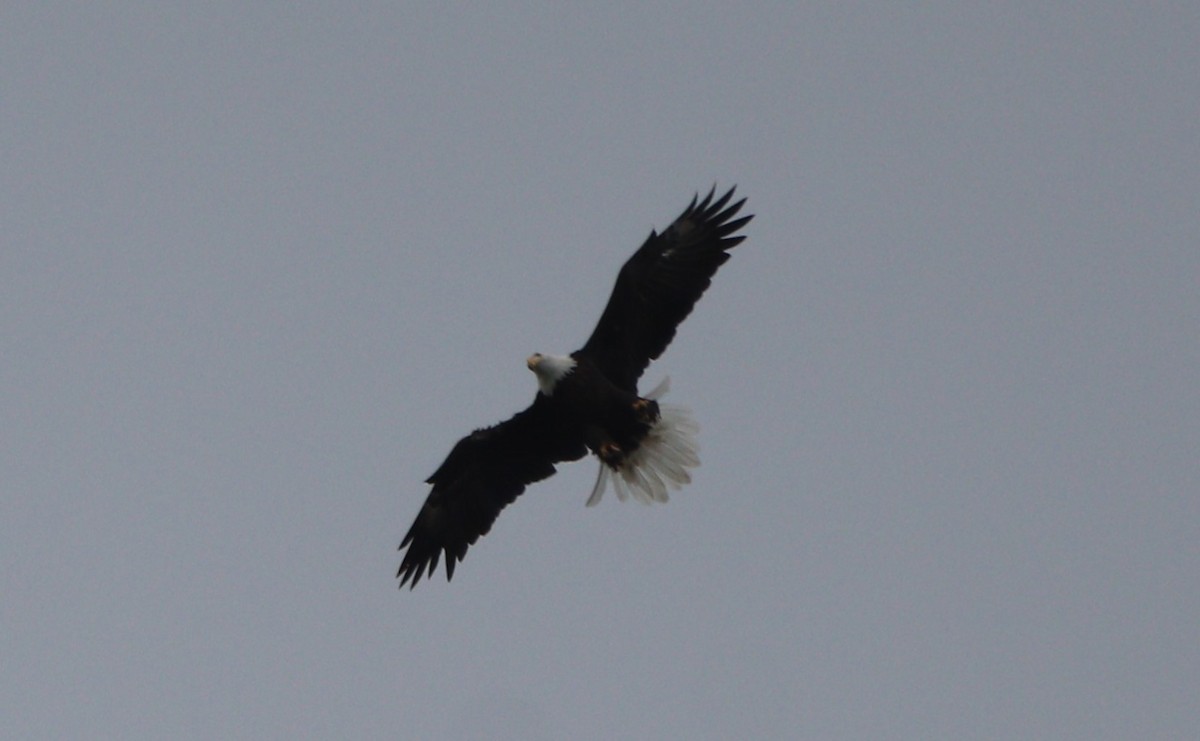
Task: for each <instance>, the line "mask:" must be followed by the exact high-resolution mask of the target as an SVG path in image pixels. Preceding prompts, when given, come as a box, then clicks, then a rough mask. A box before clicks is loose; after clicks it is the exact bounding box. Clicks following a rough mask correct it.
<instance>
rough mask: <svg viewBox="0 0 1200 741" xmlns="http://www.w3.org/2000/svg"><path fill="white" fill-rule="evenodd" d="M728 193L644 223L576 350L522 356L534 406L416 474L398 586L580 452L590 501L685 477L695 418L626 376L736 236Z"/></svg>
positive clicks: (652, 498) (654, 493)
mask: <svg viewBox="0 0 1200 741" xmlns="http://www.w3.org/2000/svg"><path fill="white" fill-rule="evenodd" d="M733 192H734V189H733V188H730V189H729V191H728V192H727V193H725V195H723V196H721V197H719V198H717V199H716V200H713V196H714V195H715V193H716V188H715V186H714V188H713V189H712V190H711V191H709V193H708V195H707V196H706V197H705V198H704V199H703V200H700V198H699V194H697V195H696V197H694V198H692V202H691V204H689V205H688V207H687V208H686V209H684V211H683V213H682V214H681V215H680V216H679V218H677V219H675V221H674V223H672V224H671V226H670V227H668V228H667V229H666V231H664V232H663V233H662V234H658V233H657V232H655V231H653V230H652V231H651V232H650V236H649V237H648V238H647V239H646V241H645V243H644V244H643V245H642V246H641V247H640V248H639V249H638V250H637V252H635V253H633V256H632V257H630V258H629V260H628V261H626V263H625V265H624V266H623V267H622V268H621V272H620V273H619V274H618V275H617V282H616V285H615V286H614V288H613V292H612V295H611V296H610V297H609V299H608V305H607V306H606V307H605V308H604V313H603V314H601V315H600V321H599V323H597V325H596V328H595V330H593V331H592V335H591V337H589V338H588V341H587V342H586V343H584V345H583V347H582V348H580V349H579V350H576V351H575V352H573V353H571V354H570V355H543V354H541V353H534V354H533V355H531V356H530V357H529V359H528V360H527V364H528V366H529V369H530V370H532V371H533V372H534V374H535V375H536V376H537V384H538V391H537V395H536V396H535V397H534V400H533V404H532V405H530V407H529V408H528V409H526V410H525V411H523V412H520V413H518V414H516V415H515V416H513V417H512V418H511V419H509V420H507V421H505V422H501V423H500V424H497V425H494V426H492V427H487V428H483V429H478V430H475V431H474V432H472V433H471V434H470V435H467V436H466V437H464V438H463V439H461V440H459V441H458V443H456V444H455V446H454V447H453V448H452V449H451V451H450V455H449V456H447V457H446V460H445V461H444V462H443V463H442V465H441V466H439V467H438V469H437V470H436V471H434V472H433V475H432V476H430V477H429V478H428V479H426V483H427V484H432V485H433V489H432V490H431V491H430V493H429V496H428V498H427V499H426V500H425V504H424V505H423V506H422V507H421V511H420V512H419V513H418V514H417V518H416V521H415V522H413V525H412V527H411V528H410V529H409V531H408V534H407V535H405V536H404V541H403V542H402V543H401V544H400V549H401V550H404V549H405V548H407V549H408V550H407V551H406V552H405V553H404V559H403V561H402V562H401V564H400V570H399V572H398V573H397V574H396V576H397V578H399V579H400V586H401V587H403V586H404V585H405V584H408V585H409V588H410V589H411V588H412V587H415V586H416V584H417V582H418V581H420V580H421V577H422V575H425V574H428V575H429V576H432V575H433V572H434V570H436V569H437V564H438V559H439V558H440V557H441V556H442V554H445V559H446V579H447V580H449V579H450V578H451V577H453V576H454V567H455V566H456V565H457V564H458V562H459V561H461V560H462V559H463V557H464V556H465V555H466V553H467V547H468V546H470V545H471V544H472V543H474V542H475V541H476V540H478V539H479V537H480V536H481V535H485V534H486V533H487V532H488V531H489V530H490V529H491V527H492V523H493V522H495V521H496V517H497V516H498V515H499V514H500V510H502V509H504V507H506V506H507V505H508V504H510V503H512V501H513V500H515V499H516V498H517V497H518V496H520V494H521V492H523V491H525V487H526V486H527V485H528V484H531V483H533V482H535V481H541V480H542V479H545V478H548V477H549V476H551V475H553V474H554V471H555V469H554V465H555V464H556V463H563V462H566V461H574V460H578V459H580V458H582V457H584V456H585V455H587V453H588V451H591V452H592V453H593V454H594V455H595V456H596V457H597V458H599V459H600V473H599V475H598V476H597V477H596V485H595V486H594V487H593V489H592V494H591V496H590V497H589V498H588V500H587V504H588V505H589V506H591V505H594V504H596V503H597V502H598V501H600V497H601V495H602V494H603V493H604V490H605V487H606V486H607V485H608V483H609V482H610V481H611V483H612V485H613V488H614V489H615V490H616V493H617V496H618V497H619V498H620V499H621V500H622V501H624V500H625V499H627V498H628V497H630V496H632V497H633V498H634V499H637V500H639V501H642V502H646V503H650V502H665V501H666V500H667V488H668V487H669V488H673V489H676V488H679V487H681V486H682V485H683V484H685V483H687V482H688V481H690V480H691V476H690V474H689V473H688V469H689V468H693V467H695V466H698V465H699V464H700V459H699V458H698V457H697V455H696V443H695V434H696V431H697V429H698V428H697V427H696V424H695V422H693V421H692V418H691V415H690V413H689V412H688V410H687V409H685V408H683V407H679V406H675V405H671V404H665V403H659V401H658V399H659V398H661V396H662V394H663V393H665V391H666V382H665V381H664V382H663V383H662V384H659V386H658V387H657V388H655V389H654V390H653V391H651V392H649V393H647V394H646V395H645V396H639V395H638V389H637V382H638V379H639V378H640V377H641V375H642V372H643V371H645V370H646V366H648V365H649V364H650V361H652V360H655V359H657V358H658V356H659V355H661V354H662V353H663V351H664V350H666V349H667V345H669V344H670V342H671V340H672V339H673V338H674V337H675V329H676V327H678V326H679V324H680V323H681V322H682V321H683V320H684V319H685V318H686V317H687V315H688V314H690V313H691V311H692V307H693V306H695V304H696V301H697V300H699V298H700V296H701V295H702V294H703V293H704V291H705V289H707V288H708V286H709V283H710V282H711V281H712V277H713V275H715V274H716V272H717V268H719V267H720V266H721V265H722V264H724V262H725V261H726V260H728V259H729V250H730V249H732V248H734V247H736V246H737V245H738V244H740V243H741V242H742V240H743V239H745V237H744V236H740V235H737V234H736V232H737V231H738V230H739V229H741V228H742V227H743V226H745V225H746V223H747V222H749V221H750V219H751V218H753V217H752V216H743V217H741V218H737V219H735V218H734V217H735V216H736V215H737V213H738V211H740V210H741V208H742V204H744V203H745V202H746V201H745V199H744V198H743V199H742V200H740V201H737V202H734V203H732V204H731V203H730V200H731V199H732V197H733Z"/></svg>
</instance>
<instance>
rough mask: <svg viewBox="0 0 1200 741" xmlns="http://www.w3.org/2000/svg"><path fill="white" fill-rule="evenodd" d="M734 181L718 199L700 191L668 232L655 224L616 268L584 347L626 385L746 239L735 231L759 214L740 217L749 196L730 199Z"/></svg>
mask: <svg viewBox="0 0 1200 741" xmlns="http://www.w3.org/2000/svg"><path fill="white" fill-rule="evenodd" d="M734 190H735V188H730V189H729V192H727V193H726V194H725V195H723V196H721V197H720V198H718V199H717V200H716V201H713V195H714V194H715V193H716V187H715V186H714V187H713V190H711V191H709V193H708V195H707V196H705V198H704V200H703V201H699V203H697V201H698V200H699V194H697V195H696V197H695V198H693V199H692V202H691V204H690V205H689V206H688V207H687V209H685V210H684V212H683V213H682V214H681V215H680V216H679V218H678V219H675V222H674V223H673V224H671V226H670V227H668V228H667V230H666V231H664V232H663V233H662V234H658V233H657V232H654V231H651V232H650V237H649V238H647V239H646V242H645V244H643V245H642V246H641V247H640V248H639V249H638V251H637V252H635V253H634V254H633V257H631V258H629V260H628V261H626V263H625V265H624V267H622V268H621V272H620V273H619V274H618V275H617V283H616V286H614V287H613V292H612V296H610V297H609V299H608V305H607V306H606V307H605V308H604V313H603V314H601V316H600V322H599V323H598V324H597V325H596V329H595V330H593V331H592V336H591V337H590V338H588V341H587V344H585V345H584V346H583V347H582V348H581V349H580V350H579V353H580V354H582V355H586V356H587V357H589V358H590V359H591V360H592V362H593V363H594V364H595V365H596V366H597V367H599V368H600V370H601V371H602V372H603V373H604V374H605V375H606V376H608V378H609V380H611V381H612V382H613V383H615V384H616V385H617V386H619V387H621V388H623V389H626V390H627V391H634V392H636V390H637V380H638V378H640V377H641V375H642V372H643V371H645V370H646V366H647V365H649V364H650V361H651V360H654V359H656V358H658V356H659V355H661V354H662V353H663V351H664V350H666V349H667V345H669V344H671V340H672V339H673V338H674V337H675V328H676V327H678V326H679V324H680V322H682V321H683V320H684V319H685V318H687V315H688V314H690V313H691V312H692V307H693V306H695V305H696V301H698V300H699V299H700V296H701V295H702V294H703V293H704V291H705V289H707V288H708V286H709V283H711V282H712V277H713V275H714V274H715V273H716V272H717V268H719V267H720V266H721V265H722V264H723V263H724V262H725V261H726V260H728V259H729V252H728V250H730V249H732V248H734V247H736V246H737V245H738V244H740V243H741V241H742V240H743V239H745V237H744V236H740V235H735V234H734V232H736V231H737V230H738V229H741V228H742V227H743V226H745V225H746V222H748V221H750V219H752V218H754V217H753V216H743V217H742V218H740V219H734V218H733V217H734V216H736V215H737V213H738V211H739V210H740V209H741V208H742V204H743V203H745V202H746V199H744V198H743V199H742V200H740V201H737V202H736V203H733V204H732V205H728V204H729V200H730V199H731V198H732V197H733V191H734Z"/></svg>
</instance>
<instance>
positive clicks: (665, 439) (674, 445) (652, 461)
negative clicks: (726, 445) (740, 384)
mask: <svg viewBox="0 0 1200 741" xmlns="http://www.w3.org/2000/svg"><path fill="white" fill-rule="evenodd" d="M669 380H670V379H666V378H664V379H663V381H662V383H660V384H659V385H658V386H656V387H655V388H654V390H653V391H651V392H650V393H649V394H647V395H646V398H647V399H658V398H659V397H661V396H663V395H664V394H666V392H667V389H668V388H669V385H670V384H669ZM658 412H659V418H658V422H656V423H655V424H654V427H653V428H651V429H650V432H649V433H648V434H647V435H646V438H645V439H644V440H642V443H641V445H640V446H638V449H637V450H635V451H634V452H633V453H631V454H630V455H629V457H628V458H626V459H625V461H624V462H623V463H622V465H621V469H620V470H619V471H614V470H613V469H611V468H609V467H608V466H607V465H605V464H604V463H601V464H600V472H599V473H598V474H597V475H596V484H595V486H593V487H592V493H591V496H589V497H588V500H587V506H589V507H593V506H595V505H596V504H598V503H599V502H600V499H601V497H603V496H604V490H605V489H606V488H607V487H608V484H609V481H610V480H611V481H612V485H613V490H614V491H616V493H617V499H619V500H621V501H622V502H624V501H625V500H626V499H629V498H630V497H632V498H633V499H636V500H637V501H639V502H642V503H643V504H650V503H652V502H665V501H667V499H668V496H667V490H668V489H679V488H682V487H683V485H684V484H687V483H689V482H690V481H691V480H692V476H691V474H690V473H689V472H688V469H689V468H695V467H696V466H699V465H700V456H699V455H698V454H697V450H698V449H699V446H698V445H697V444H696V435H697V433H699V431H700V426H699V425H698V424H696V421H695V420H694V419H693V418H692V413H691V411H690V410H689V409H688V408H687V407H682V406H679V405H677V404H662V403H660V404H659V405H658Z"/></svg>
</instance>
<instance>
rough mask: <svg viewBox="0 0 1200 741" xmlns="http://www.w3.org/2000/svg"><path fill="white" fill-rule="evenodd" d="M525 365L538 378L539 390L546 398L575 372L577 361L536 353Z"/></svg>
mask: <svg viewBox="0 0 1200 741" xmlns="http://www.w3.org/2000/svg"><path fill="white" fill-rule="evenodd" d="M525 364H526V365H528V366H529V370H531V371H533V373H534V375H536V376H537V382H538V390H539V391H541V392H542V393H543V394H545V395H546V396H550V395H552V394H553V393H554V387H555V386H557V385H558V382H559V381H561V380H562V379H563V378H565V377H566V375H567V374H568V373H570V372H571V371H573V370H575V360H574V359H572V358H570V357H568V356H566V355H543V354H541V353H540V352H535V353H534V354H533V355H530V356H529V359H528V360H526V361H525Z"/></svg>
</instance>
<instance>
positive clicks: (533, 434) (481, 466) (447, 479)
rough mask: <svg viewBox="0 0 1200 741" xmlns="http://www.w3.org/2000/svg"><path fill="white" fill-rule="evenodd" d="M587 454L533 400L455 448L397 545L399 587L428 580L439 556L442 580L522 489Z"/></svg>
mask: <svg viewBox="0 0 1200 741" xmlns="http://www.w3.org/2000/svg"><path fill="white" fill-rule="evenodd" d="M585 453H587V449H586V448H585V447H584V445H583V442H582V440H579V439H578V438H577V437H576V436H574V435H572V434H570V432H569V431H567V430H565V429H564V426H563V425H562V423H561V422H560V421H559V417H558V414H557V413H556V409H555V407H554V405H553V403H552V402H551V401H550V400H549V399H548V398H547V397H545V396H542V395H541V394H538V396H537V398H536V399H535V400H534V402H533V405H532V406H530V407H529V408H528V409H526V410H525V411H523V412H520V413H518V414H516V415H515V416H513V417H512V418H511V419H509V420H507V421H505V422H501V423H500V424H498V425H495V426H494V427H488V428H485V429H481V430H476V431H474V432H472V433H471V434H470V435H467V436H466V437H464V438H463V439H462V440H459V441H458V443H457V444H455V446H454V448H453V449H452V450H451V451H450V455H449V456H447V457H446V460H445V461H444V462H443V463H442V465H441V466H440V467H439V468H438V470H437V471H435V472H434V474H433V475H432V476H430V477H429V478H428V479H427V480H426V483H428V484H433V491H431V492H430V493H429V497H428V498H427V499H426V500H425V504H424V505H423V506H422V507H421V511H420V513H418V514H417V519H416V521H415V522H413V525H412V527H411V528H409V530H408V535H405V536H404V542H402V543H401V544H400V549H401V550H403V549H404V548H405V547H406V546H407V547H408V550H407V551H406V552H405V554H404V560H403V561H402V562H401V564H400V571H399V572H397V573H396V576H397V577H399V578H400V586H401V587H403V586H404V585H405V584H408V585H409V588H412V587H415V586H416V585H417V582H418V581H420V580H421V576H422V575H425V574H428V575H429V576H433V572H434V570H435V569H436V568H437V564H438V559H439V558H440V557H441V555H442V554H443V553H444V554H445V556H446V579H447V580H449V579H450V577H452V576H453V575H454V567H455V566H456V565H457V564H458V562H459V561H461V560H463V556H465V555H466V553H467V547H468V546H470V545H471V544H472V543H474V542H475V541H476V540H478V539H479V536H481V535H485V534H486V533H487V532H488V530H490V529H491V528H492V523H493V522H495V521H496V516H497V515H499V514H500V510H502V509H504V507H506V506H507V505H508V504H510V503H511V502H512V501H513V500H514V499H516V498H517V497H518V496H520V494H521V492H523V491H525V487H526V485H528V484H532V483H533V482H535V481H541V480H542V479H544V478H548V477H549V476H551V475H553V474H554V464H555V463H558V462H561V461H569V460H576V459H579V458H582V457H583V456H584V454H585Z"/></svg>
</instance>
